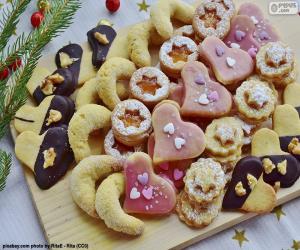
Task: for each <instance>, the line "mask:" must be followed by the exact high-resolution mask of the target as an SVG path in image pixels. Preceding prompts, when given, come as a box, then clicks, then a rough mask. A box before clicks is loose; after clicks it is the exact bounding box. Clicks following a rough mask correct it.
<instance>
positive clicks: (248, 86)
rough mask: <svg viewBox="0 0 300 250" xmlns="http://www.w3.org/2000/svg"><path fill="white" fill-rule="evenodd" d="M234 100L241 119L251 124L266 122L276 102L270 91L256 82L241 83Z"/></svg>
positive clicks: (264, 85) (262, 84)
mask: <svg viewBox="0 0 300 250" xmlns="http://www.w3.org/2000/svg"><path fill="white" fill-rule="evenodd" d="M234 100H235V104H236V106H237V109H238V111H239V114H240V116H241V118H242V119H243V120H245V121H247V122H249V123H252V124H257V123H261V122H263V121H265V120H267V119H268V118H269V117H270V116H271V115H272V113H273V112H274V108H275V104H276V102H277V98H276V96H274V94H273V91H272V89H271V88H269V87H268V86H267V85H266V84H264V83H262V82H260V81H257V80H249V81H245V82H243V84H242V85H241V86H240V87H239V88H238V89H237V90H236V95H235V96H234Z"/></svg>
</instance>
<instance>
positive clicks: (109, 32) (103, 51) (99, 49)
mask: <svg viewBox="0 0 300 250" xmlns="http://www.w3.org/2000/svg"><path fill="white" fill-rule="evenodd" d="M96 32H98V33H100V34H101V35H105V36H106V38H107V43H105V42H104V43H101V42H99V41H98V40H97V38H96V37H95V33H96ZM116 35H117V33H116V31H115V30H114V29H113V28H112V27H111V26H108V25H99V26H97V27H95V28H93V29H91V30H90V31H88V33H87V38H88V42H89V44H90V46H91V48H92V51H93V56H92V63H93V65H94V66H95V67H96V68H97V69H99V68H100V67H101V65H102V64H103V63H104V61H105V60H106V56H107V54H108V51H109V48H110V46H111V44H112V42H113V41H114V39H115V37H116Z"/></svg>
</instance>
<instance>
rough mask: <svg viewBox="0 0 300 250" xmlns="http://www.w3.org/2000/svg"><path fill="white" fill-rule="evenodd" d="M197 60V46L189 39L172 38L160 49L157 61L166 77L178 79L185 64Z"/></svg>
mask: <svg viewBox="0 0 300 250" xmlns="http://www.w3.org/2000/svg"><path fill="white" fill-rule="evenodd" d="M197 59H198V49H197V44H196V43H195V42H194V41H193V40H192V39H190V38H188V37H184V36H174V37H172V38H171V39H170V40H168V41H166V42H165V43H164V44H163V45H162V46H161V48H160V51H159V61H160V67H161V69H162V71H163V72H164V73H165V74H167V75H168V76H171V77H175V78H179V77H180V73H181V70H182V68H183V66H184V65H185V63H186V62H189V61H196V60H197Z"/></svg>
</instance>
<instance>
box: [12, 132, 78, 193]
mask: <svg viewBox="0 0 300 250" xmlns="http://www.w3.org/2000/svg"><path fill="white" fill-rule="evenodd" d="M15 153H16V156H17V158H18V159H19V160H20V161H21V162H22V163H24V164H25V165H26V166H27V167H29V168H30V169H31V170H32V171H33V172H34V178H35V182H36V184H37V185H38V186H39V187H40V188H41V189H49V188H51V187H52V186H53V185H54V184H56V183H57V182H58V181H59V180H60V179H61V178H62V177H63V176H64V175H65V174H66V172H67V170H68V168H69V166H70V165H71V164H72V162H73V161H74V156H73V152H72V150H71V147H70V145H69V141H68V132H67V130H66V129H65V128H64V127H54V128H50V129H48V130H47V131H46V132H45V133H44V134H42V135H38V134H36V133H34V132H32V131H25V132H23V133H21V134H20V135H19V136H18V137H17V139H16V144H15Z"/></svg>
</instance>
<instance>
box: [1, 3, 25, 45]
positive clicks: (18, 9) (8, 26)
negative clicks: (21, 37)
mask: <svg viewBox="0 0 300 250" xmlns="http://www.w3.org/2000/svg"><path fill="white" fill-rule="evenodd" d="M29 3H30V0H14V1H12V3H11V7H7V8H6V9H5V10H3V11H2V18H1V20H0V30H1V32H0V41H1V43H0V51H2V50H3V49H4V48H5V46H6V44H7V42H8V40H9V38H10V37H11V36H12V34H13V32H14V30H15V28H16V26H17V24H18V22H19V17H20V15H21V14H22V13H23V12H24V10H25V9H26V7H27V5H28V4H29Z"/></svg>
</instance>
